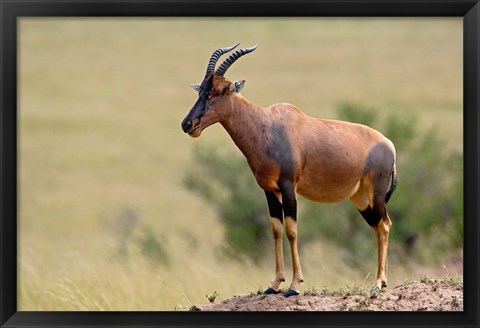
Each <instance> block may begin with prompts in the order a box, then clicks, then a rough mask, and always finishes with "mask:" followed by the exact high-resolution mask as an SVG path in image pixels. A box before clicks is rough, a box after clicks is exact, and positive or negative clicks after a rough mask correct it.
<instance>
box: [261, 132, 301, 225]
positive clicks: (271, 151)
mask: <svg viewBox="0 0 480 328" xmlns="http://www.w3.org/2000/svg"><path fill="white" fill-rule="evenodd" d="M267 156H268V157H269V158H271V159H272V160H273V161H274V162H275V163H276V164H278V165H279V166H280V176H279V178H278V181H277V183H278V186H279V187H280V191H281V193H282V206H283V214H284V215H285V217H287V216H290V217H292V218H294V219H296V216H297V202H296V198H295V190H294V175H295V163H294V161H293V149H292V146H291V143H290V140H289V138H288V135H287V133H286V131H285V126H284V125H283V122H275V123H274V124H273V125H272V127H271V129H270V131H269V142H268V146H267Z"/></svg>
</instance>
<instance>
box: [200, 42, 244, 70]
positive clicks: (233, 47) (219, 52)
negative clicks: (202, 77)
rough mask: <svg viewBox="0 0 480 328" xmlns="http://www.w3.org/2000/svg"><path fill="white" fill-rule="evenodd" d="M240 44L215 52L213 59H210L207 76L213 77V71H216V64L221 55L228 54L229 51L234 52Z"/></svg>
mask: <svg viewBox="0 0 480 328" xmlns="http://www.w3.org/2000/svg"><path fill="white" fill-rule="evenodd" d="M239 44H240V43H237V44H236V45H234V46H231V47H227V48H220V49H217V50H215V51H214V52H213V54H212V57H210V60H209V61H208V66H207V74H206V75H212V74H213V71H214V70H215V64H217V60H218V58H220V56H221V55H223V54H224V53H227V52H229V51H232V50H233V49H235V48H236V47H237V46H238V45H239Z"/></svg>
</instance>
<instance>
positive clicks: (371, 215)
mask: <svg viewBox="0 0 480 328" xmlns="http://www.w3.org/2000/svg"><path fill="white" fill-rule="evenodd" d="M358 211H359V212H360V214H362V216H363V218H364V219H365V221H367V223H368V225H369V226H371V227H375V226H376V225H377V224H378V222H380V220H381V219H382V216H381V215H379V211H375V210H373V209H372V208H371V207H370V206H368V207H367V208H366V209H364V210H363V211H360V210H358Z"/></svg>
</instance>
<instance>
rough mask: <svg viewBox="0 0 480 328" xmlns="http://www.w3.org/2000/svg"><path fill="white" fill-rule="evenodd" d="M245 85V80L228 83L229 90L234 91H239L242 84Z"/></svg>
mask: <svg viewBox="0 0 480 328" xmlns="http://www.w3.org/2000/svg"><path fill="white" fill-rule="evenodd" d="M244 85H245V80H240V81H235V82H233V83H232V84H231V85H230V91H231V92H234V93H239V92H240V91H241V90H242V89H243V86H244Z"/></svg>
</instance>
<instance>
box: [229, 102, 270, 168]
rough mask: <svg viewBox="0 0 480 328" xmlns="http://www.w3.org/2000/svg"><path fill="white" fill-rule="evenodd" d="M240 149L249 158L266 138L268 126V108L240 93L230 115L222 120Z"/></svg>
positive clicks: (233, 103)
mask: <svg viewBox="0 0 480 328" xmlns="http://www.w3.org/2000/svg"><path fill="white" fill-rule="evenodd" d="M220 123H221V124H222V125H223V127H224V128H225V130H226V131H227V132H228V134H229V135H230V137H231V138H232V140H233V142H234V143H235V144H236V145H237V147H238V148H239V149H240V151H241V152H242V153H243V154H244V155H245V157H247V159H249V158H250V157H251V156H255V153H256V152H258V149H261V148H262V147H258V146H259V143H261V142H262V140H265V133H266V130H267V126H268V116H267V113H266V110H265V109H263V108H260V107H257V106H255V105H254V104H252V103H251V102H249V101H248V100H247V99H245V98H243V97H242V96H240V95H236V98H234V99H233V101H232V106H231V108H230V113H229V115H228V117H226V118H225V119H224V120H222V121H221V122H220Z"/></svg>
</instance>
